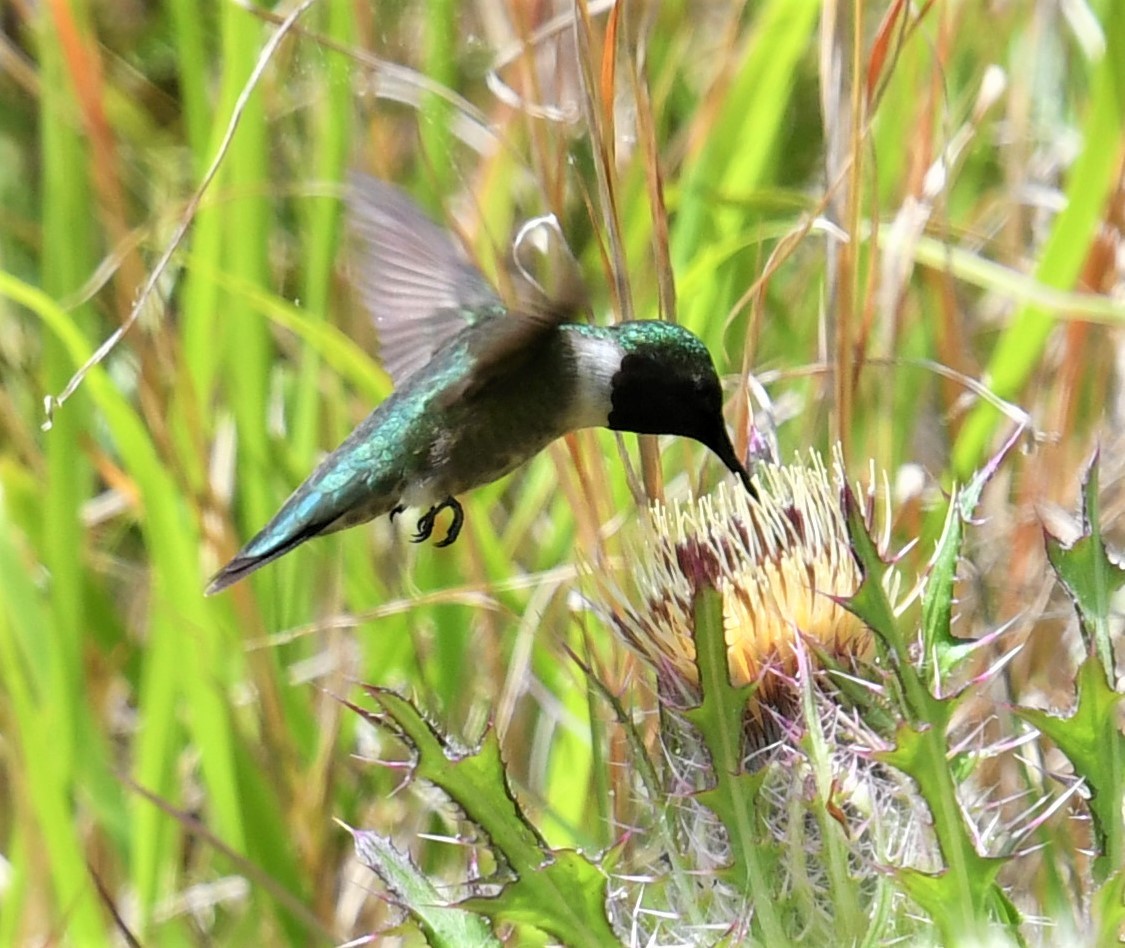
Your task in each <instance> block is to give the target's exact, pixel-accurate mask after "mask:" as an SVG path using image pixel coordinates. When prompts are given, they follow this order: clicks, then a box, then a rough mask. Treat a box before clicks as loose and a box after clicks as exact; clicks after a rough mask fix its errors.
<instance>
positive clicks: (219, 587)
mask: <svg viewBox="0 0 1125 948" xmlns="http://www.w3.org/2000/svg"><path fill="white" fill-rule="evenodd" d="M328 526H329V524H326V523H308V524H304V525H302V527H301V528H300V529H299V530H298V531H296V532H292V533H282V532H280V531H279V530H278V529H277V522H276V518H275V519H274V520H273V521H270V523H268V524H267V525H266V527H265V529H263V530H262V532H261V533H259V534H258V535H257V536H256V537H254V539H253V540H251V541H250V542H249V543H247V544H246V546H244V547H243V548H242V549H241V550H239V551H238V553H237V554H236V555H235V557H234V559H232V560H231V561H230V562H229V563H227V565H226V566H224V567H223V568H222V569H221V570H219V571H218V572H217V573H216V574H215V575H214V576H212V577H211V582H209V583H208V584H207V588H206V589H205V590H204V593H203V594H204V595H205V596H213V595H215V593H217V592H222V591H223V590H224V589H226V588H227V586H233V585H234V584H235V583H237V582H239V581H240V580H242V579H244V578H245V577H247V576H249V575H250V574H251V573H253V572H255V571H256V570H259V569H261V568H262V567H263V566H265V565H266V564H267V563H272V562H273V561H274V560H276V559H277V558H278V557H280V556H284V555H285V554H286V553H288V552H289V551H290V550H293V549H295V548H296V547H298V546H300V545H301V544H302V543H304V542H305V541H306V540H311V539H312V538H313V537H315V536H319V535H320V534H321V533H324V532H326V531H325V528H326V527H328Z"/></svg>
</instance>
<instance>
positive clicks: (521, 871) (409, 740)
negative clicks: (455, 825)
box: [365, 686, 618, 945]
mask: <svg viewBox="0 0 1125 948" xmlns="http://www.w3.org/2000/svg"><path fill="white" fill-rule="evenodd" d="M365 690H366V691H367V693H368V694H369V695H370V696H371V697H372V698H373V699H374V700H375V701H376V702H378V704H379V706H380V708H381V710H382V712H383V718H382V723H383V724H384V725H385V726H387V727H390V728H391V729H392V730H394V731H395V732H396V733H397V734H398V736H399V738H400V739H401V740H403V741H404V742H405V743H406V744H408V745H409V746H410V747H412V748H413V750H414V753H415V755H416V762H415V773H417V774H418V775H419V776H421V777H424V778H425V779H426V780H428V781H430V782H431V783H433V784H435V785H437V786H438V787H440V788H441V789H442V790H444V791H445V792H446V793H447V794H448V795H449V797H450V798H451V799H452V800H453V802H454V803H456V804H457V805H458V806H459V807H460V808H461V809H462V810H463V811H464V813H465V815H466V816H467V817H468V818H469V819H470V820H471V821H472V822H473V823H475V824H476V825H477V826H478V827H480V829H481V830H482V831H483V832H484V833H485V834H487V836H488V837H489V840H490V841H491V843H492V845H493V847H494V849H495V851H496V855H497V857H498V858H502V859H503V860H504V861H505V862H506V864H507V866H508V868H509V869H510V870H511V872H512V873H513V874H514V876H515V879H514V881H512V882H509V883H507V884H506V885H505V886H504V888H503V889H502V890H501V892H500V893H499V894H498V895H497V896H495V897H492V898H473V899H468V900H466V901H464V902H461V903H458V904H459V907H461V908H464V909H467V910H469V911H475V912H479V913H481V914H482V915H487V916H489V917H490V918H493V919H496V920H502V921H507V922H516V923H526V924H529V925H533V926H535V927H536V928H539V929H541V930H542V931H544V932H547V933H548V934H549V935H551V936H553V937H555V938H557V939H558V940H559V941H561V942H563V943H564V944H568V945H601V944H607V945H608V944H617V943H618V942H617V938H616V936H615V935H614V933H613V928H612V926H611V925H610V923H609V919H608V918H607V916H606V911H605V903H606V897H607V880H606V877H605V875H604V873H603V872H602V871H601V869H599V868H598V867H597V866H596V865H594V864H593V863H592V862H590V861H589V860H588V859H586V858H585V857H584V856H582V855H581V854H580V853H577V852H573V851H569V850H567V851H553V850H552V849H551V848H550V847H549V846H548V845H547V843H546V841H545V840H544V839H543V837H542V836H540V834H539V832H538V831H537V830H536V829H535V827H534V826H533V825H532V824H531V822H530V821H529V820H528V818H527V816H526V815H525V814H524V812H523V810H522V809H521V808H520V805H519V802H518V801H517V800H516V798H515V796H514V795H513V794H512V792H511V788H510V787H509V785H508V779H507V775H506V773H505V770H504V761H503V759H502V757H501V754H500V744H499V742H498V741H497V739H496V736H495V734H494V733H493V732H491V731H490V732H489V733H488V734H486V735H485V737H484V739H483V740H482V742H481V745H480V747H479V748H477V750H476V751H475V752H472V753H469V752H463V751H457V750H454V749H453V748H452V747H451V745H450V743H449V742H448V741H447V740H446V739H445V738H444V737H443V736H442V735H441V734H439V733H438V731H437V730H436V729H435V728H434V727H433V726H432V725H431V724H430V723H429V722H428V721H427V720H426V719H425V718H424V717H423V716H422V715H421V713H419V711H418V710H417V708H415V707H414V705H412V704H411V703H410V702H409V701H408V700H406V699H405V698H403V697H401V696H400V695H397V694H395V693H394V692H392V691H387V690H384V689H381V688H374V687H370V686H369V687H367V688H366V689H365Z"/></svg>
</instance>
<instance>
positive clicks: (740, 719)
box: [685, 588, 781, 936]
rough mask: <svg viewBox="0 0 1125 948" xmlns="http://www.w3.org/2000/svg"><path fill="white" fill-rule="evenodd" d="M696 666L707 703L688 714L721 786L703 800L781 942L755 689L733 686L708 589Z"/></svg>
mask: <svg viewBox="0 0 1125 948" xmlns="http://www.w3.org/2000/svg"><path fill="white" fill-rule="evenodd" d="M694 611H695V650H696V652H695V661H696V664H697V667H698V668H699V686H700V693H701V696H702V700H701V701H700V704H699V706H698V707H696V708H693V709H691V710H689V711H687V712H685V717H686V718H687V720H688V722H689V723H690V724H692V725H693V726H694V727H696V728H697V729H698V730H699V733H700V735H701V736H702V738H703V742H704V744H705V745H706V747H707V752H708V754H709V755H710V757H711V766H712V770H713V772H714V779H715V785H714V787H713V788H712V789H710V790H705V791H703V792H701V793H699V794H698V795H697V799H698V800H699V802H700V803H702V804H703V805H704V806H706V807H707V808H708V809H710V810H711V811H712V812H713V813H714V814H715V815H716V816H717V817H718V818H719V820H720V821H721V822H722V824H723V826H724V828H725V829H726V831H727V838H728V842H729V844H730V849H731V865H730V867H729V869H728V871H727V873H726V875H727V876H728V878H729V879H730V881H731V883H732V884H734V885H735V886H737V887H738V889H739V890H740V891H742V892H745V893H747V895H748V896H752V897H753V898H754V904H755V919H756V920H757V921H760V923H761V927H762V930H763V932H764V933H765V934H767V935H770V934H771V933H772V934H774V935H775V936H780V932H781V929H780V927H779V923H778V921H777V918H776V915H775V912H774V909H773V904H772V893H771V891H770V890H771V888H772V887H771V886H770V884H769V880H771V879H773V878H775V873H774V872H773V869H772V867H773V865H774V864H775V862H776V860H777V858H778V854H777V851H776V847H775V846H774V845H773V844H772V843H771V842H767V841H766V840H765V838H764V833H763V832H762V828H761V827H760V826H759V825H758V824H759V814H758V795H759V792H760V790H761V786H762V782H763V780H764V778H765V772H764V771H763V772H761V773H758V774H747V773H744V766H743V757H744V746H745V739H744V736H743V735H744V730H743V723H744V720H745V715H746V704H747V700H748V699H749V697H750V695H751V694H752V693H753V691H754V686H753V685H744V686H742V687H737V688H736V687H735V686H734V685H732V684H731V680H730V665H729V661H728V658H727V646H726V639H725V636H724V634H723V601H722V596H721V595H720V594H719V593H718V591H716V590H714V589H707V588H702V589H700V590H699V591H698V592H697V593H696V596H695V603H694Z"/></svg>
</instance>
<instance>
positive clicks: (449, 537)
mask: <svg viewBox="0 0 1125 948" xmlns="http://www.w3.org/2000/svg"><path fill="white" fill-rule="evenodd" d="M443 507H448V508H449V509H450V510H452V511H453V523H451V524H450V525H449V532H448V533H447V534H446V535H445V539H444V540H439V541H438V542H437V543H435V544H434V546H449V544H451V543H452V542H453V541H454V540H456V539H457V537H459V536H460V535H461V525H462V524H463V523H464V522H465V510H464V508H463V507H462V506H461V504H460V502H459V501H458V500H457V499H456V498H455V497H446V498H445V500H443V501H442V502H441V503H440V504H438V506H437V508H436V509H437V510H441V509H442V508H443Z"/></svg>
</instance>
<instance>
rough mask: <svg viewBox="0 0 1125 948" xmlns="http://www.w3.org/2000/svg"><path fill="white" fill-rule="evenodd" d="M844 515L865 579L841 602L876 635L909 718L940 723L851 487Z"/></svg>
mask: <svg viewBox="0 0 1125 948" xmlns="http://www.w3.org/2000/svg"><path fill="white" fill-rule="evenodd" d="M844 515H845V518H846V520H847V524H848V537H849V539H850V541H851V545H852V553H853V554H855V557H856V559H857V560H858V561H859V565H860V569H861V570H862V571H863V580H862V581H861V582H860V584H859V588H858V589H857V590H856V591H855V592H854V593H853V594H852V595H851V596H850V597H849V598H847V599H841V600H840V602H841V604H842V605H843V606H845V607H846V608H847V609H848V610H850V611H851V612H852V613H854V614H855V615H856V616H857V617H858V618H859V619H861V620H862V621H863V622H865V623H866V624H867V626H868V627H869V628H870V629H871V630H872V631H873V632H874V633H875V636H876V641H877V642H878V643H879V646H880V652H881V655H882V657H883V658H884V659H885V660H886V662H887V663H888V665H889V666H890V668H891V670H892V671H893V672H894V675H895V680H896V681H897V682H898V684H899V687H900V689H901V692H902V701H903V704H904V711H905V713H906V715H907V717H908V718H909V719H910V720H911V721H913V722H915V723H918V722H924V721H934V720H937V719H938V718H939V717H940V716H941V713H942V712H941V710H940V702H938V701H937V699H935V698H934V697H933V696H932V695H931V694H930V693H929V692H928V691H927V690H926V688H925V686H924V684H923V683H922V679H921V678H920V677H919V675H918V672H917V670H916V669H915V668H914V665H913V664H912V662H911V659H910V643H909V641H908V640H907V637H906V636H905V635H904V634H903V633H902V630H901V629H900V628H899V622H898V619H897V618H895V614H894V609H893V608H892V607H891V603H890V600H888V599H887V594H886V592H885V591H884V589H883V578H884V576H885V575H886V573H887V564H886V563H884V562H883V559H882V557H880V556H879V550H878V549H877V548H876V546H875V541H874V540H872V539H871V534H870V533H869V532H868V530H867V523H866V522H865V521H864V519H863V512H862V511H861V510H860V508H859V504H858V503H857V502H856V499H855V495H854V494H853V493H852V491H851V489H850V488H849V489H846V490H845V491H844ZM943 733H944V730H943Z"/></svg>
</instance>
